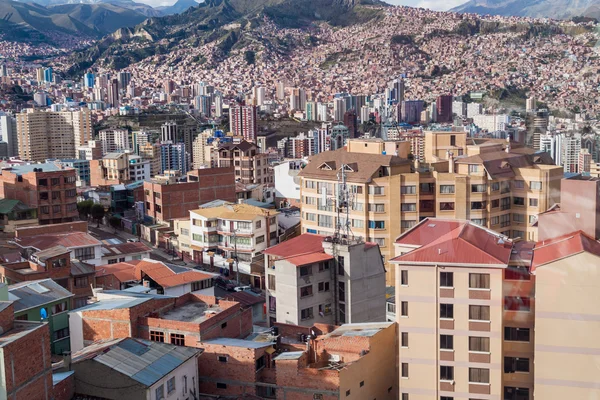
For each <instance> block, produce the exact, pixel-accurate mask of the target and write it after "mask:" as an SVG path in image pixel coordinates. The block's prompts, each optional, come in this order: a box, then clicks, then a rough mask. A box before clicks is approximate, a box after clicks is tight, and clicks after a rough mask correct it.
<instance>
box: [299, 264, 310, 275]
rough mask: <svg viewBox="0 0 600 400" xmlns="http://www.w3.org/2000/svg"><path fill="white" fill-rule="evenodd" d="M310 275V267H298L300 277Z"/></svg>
mask: <svg viewBox="0 0 600 400" xmlns="http://www.w3.org/2000/svg"><path fill="white" fill-rule="evenodd" d="M308 275H312V265H308V266H304V267H300V276H308Z"/></svg>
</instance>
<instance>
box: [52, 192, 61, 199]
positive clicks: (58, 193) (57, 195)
mask: <svg viewBox="0 0 600 400" xmlns="http://www.w3.org/2000/svg"><path fill="white" fill-rule="evenodd" d="M56 199H60V192H52V200H56Z"/></svg>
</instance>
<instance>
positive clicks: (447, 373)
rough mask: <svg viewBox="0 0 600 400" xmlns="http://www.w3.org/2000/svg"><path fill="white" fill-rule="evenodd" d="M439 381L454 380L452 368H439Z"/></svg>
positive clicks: (445, 366) (446, 366)
mask: <svg viewBox="0 0 600 400" xmlns="http://www.w3.org/2000/svg"><path fill="white" fill-rule="evenodd" d="M440 380H441V381H453V380H454V367H451V366H449V365H441V366H440Z"/></svg>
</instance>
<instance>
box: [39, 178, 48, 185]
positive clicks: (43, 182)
mask: <svg viewBox="0 0 600 400" xmlns="http://www.w3.org/2000/svg"><path fill="white" fill-rule="evenodd" d="M38 185H39V186H48V179H38Z"/></svg>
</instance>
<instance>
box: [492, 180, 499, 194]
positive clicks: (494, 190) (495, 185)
mask: <svg viewBox="0 0 600 400" xmlns="http://www.w3.org/2000/svg"><path fill="white" fill-rule="evenodd" d="M490 189H491V190H492V192H497V191H498V190H500V183H499V182H492V183H491V184H490Z"/></svg>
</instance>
